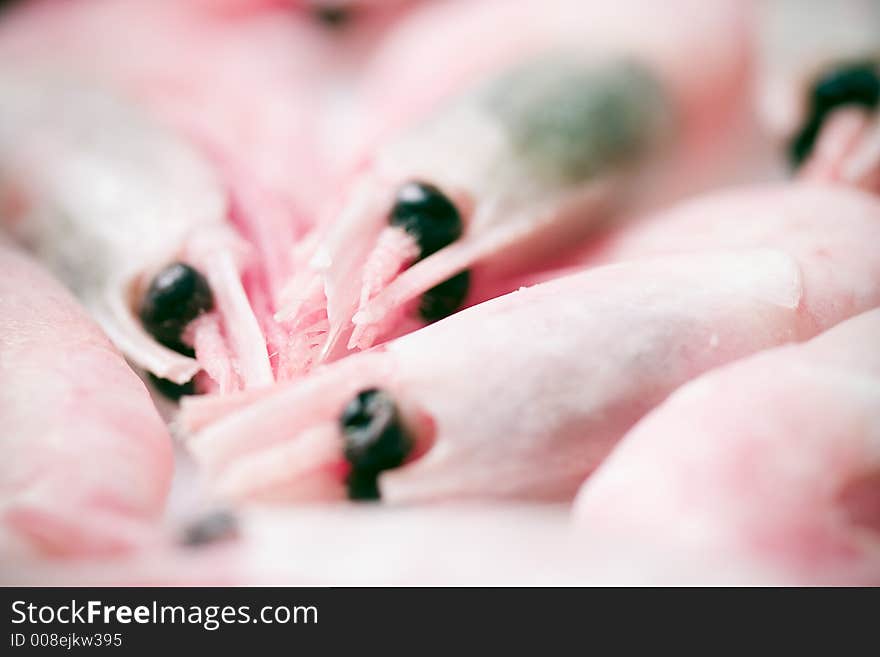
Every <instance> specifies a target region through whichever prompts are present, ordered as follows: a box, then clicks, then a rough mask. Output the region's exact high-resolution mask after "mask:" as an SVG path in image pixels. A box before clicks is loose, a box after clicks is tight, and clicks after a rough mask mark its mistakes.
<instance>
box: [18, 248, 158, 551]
mask: <svg viewBox="0 0 880 657" xmlns="http://www.w3.org/2000/svg"><path fill="white" fill-rule="evenodd" d="M0 269H2V271H3V275H2V276H0V376H2V378H3V381H4V385H3V386H2V388H0V426H2V429H0V442H2V445H3V453H4V458H3V461H2V466H0V535H2V539H0V543H2V551H3V556H4V560H7V559H11V558H12V556H13V555H15V554H33V553H34V552H37V553H39V554H41V555H44V556H45V555H53V556H58V555H63V556H87V555H95V554H106V553H109V552H118V551H120V550H124V549H127V548H130V547H132V546H133V545H135V544H137V543H138V542H139V540H140V539H141V537H142V536H144V535H147V534H149V532H150V530H149V525H150V523H151V522H153V521H155V520H157V519H158V517H159V516H160V515H161V513H162V509H163V505H164V502H165V498H166V496H167V494H168V491H169V488H170V482H171V471H172V468H173V463H172V452H171V440H170V438H169V436H168V432H167V430H166V428H165V426H164V424H163V423H162V420H161V419H160V418H159V415H158V413H157V412H156V410H155V408H154V406H153V404H152V402H151V401H150V397H149V395H148V393H147V391H146V389H145V388H144V385H143V384H142V383H141V382H140V381H139V380H138V378H137V376H135V374H134V373H133V372H132V371H131V370H130V369H129V368H128V366H127V365H126V363H125V361H124V360H123V358H122V356H121V355H120V354H119V353H118V352H117V351H116V350H114V348H113V347H112V346H111V344H110V343H109V342H108V340H107V338H106V337H105V336H104V335H103V334H102V333H101V331H100V329H99V328H98V327H97V326H96V325H95V324H94V323H93V322H92V321H91V320H90V319H89V318H88V317H87V316H86V313H85V311H84V310H82V309H81V308H80V307H79V305H78V304H77V303H76V301H75V300H74V299H73V298H72V297H71V296H70V294H69V293H68V292H67V291H66V290H65V289H64V288H63V287H62V286H61V285H60V284H59V283H57V282H56V281H54V280H53V279H52V278H51V277H50V276H49V275H48V274H47V273H46V272H44V271H43V270H41V269H40V268H39V267H38V266H37V265H36V264H34V263H32V262H30V261H29V260H28V259H27V258H26V257H25V256H24V255H21V254H19V253H16V252H15V251H13V250H12V249H11V248H10V247H9V246H7V245H3V244H0Z"/></svg>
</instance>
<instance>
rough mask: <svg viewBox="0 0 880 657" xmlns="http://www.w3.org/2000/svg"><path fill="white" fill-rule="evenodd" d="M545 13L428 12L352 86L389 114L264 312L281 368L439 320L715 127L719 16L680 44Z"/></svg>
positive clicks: (724, 42) (485, 4)
mask: <svg viewBox="0 0 880 657" xmlns="http://www.w3.org/2000/svg"><path fill="white" fill-rule="evenodd" d="M551 5H552V7H548V6H547V3H546V2H521V3H509V2H504V3H501V2H496V1H494V0H488V1H480V2H450V3H439V4H437V5H430V4H429V5H427V6H426V7H425V8H424V9H422V10H420V9H413V10H412V12H411V13H410V14H409V15H408V17H407V18H405V19H404V20H403V21H402V23H401V24H400V25H399V26H398V27H397V28H395V29H394V30H392V32H391V34H390V36H389V43H388V44H387V45H386V46H385V47H384V48H382V49H381V50H380V51H379V53H378V54H377V55H376V57H375V62H374V63H373V64H372V65H371V66H370V67H368V70H367V72H366V73H365V82H364V84H363V87H364V89H365V90H372V92H369V91H365V94H368V95H370V96H377V95H383V94H384V95H387V96H388V99H387V100H386V101H385V104H383V105H381V109H380V110H377V111H376V112H374V113H375V114H378V115H380V116H381V115H385V114H390V115H391V116H392V118H386V119H385V120H384V121H378V122H376V126H374V128H373V129H369V128H365V129H364V132H365V133H366V134H369V133H371V132H376V133H377V134H381V133H384V134H381V136H382V138H381V139H379V140H378V141H379V145H378V146H376V147H375V148H373V149H370V150H369V152H368V153H367V154H366V155H365V157H364V158H363V164H362V165H361V166H360V168H359V169H358V171H357V173H356V174H355V176H354V177H353V180H352V181H351V184H350V185H349V186H348V188H347V192H346V193H345V194H344V199H343V202H342V204H341V207H340V208H339V209H338V210H337V211H336V212H332V213H329V214H328V217H329V219H324V220H323V221H322V222H320V223H319V225H318V227H317V228H316V230H315V231H313V233H312V234H311V235H310V236H309V238H307V240H306V241H305V243H304V244H303V245H302V247H301V248H300V250H299V251H298V254H297V260H298V262H300V263H301V264H300V267H298V268H297V273H296V274H295V275H294V276H293V278H292V279H291V281H290V283H289V285H288V286H287V287H286V289H285V291H284V293H283V296H282V302H283V305H282V307H281V308H280V310H279V311H278V312H277V313H276V319H277V320H278V321H279V322H281V323H282V325H284V326H285V327H288V328H289V329H290V330H291V331H292V333H293V335H294V338H293V339H292V341H291V343H290V348H289V351H292V352H296V353H294V355H293V356H291V361H292V362H293V363H298V364H299V365H296V367H299V368H300V369H303V368H306V367H308V366H309V365H310V364H314V363H319V362H323V361H326V360H332V359H335V358H337V357H339V356H341V355H344V353H345V352H346V351H347V350H348V349H365V348H367V347H369V346H370V345H372V344H374V343H375V342H376V341H377V340H380V339H383V337H388V336H389V335H393V334H395V331H396V332H397V333H402V332H406V331H408V330H410V329H412V328H415V327H417V326H419V325H422V324H424V323H425V322H430V321H435V320H437V319H439V318H442V317H445V316H447V315H449V314H451V313H452V312H454V311H456V310H458V309H459V308H460V307H462V306H463V305H465V303H466V302H467V301H468V300H469V301H470V302H473V301H475V300H479V299H480V296H479V294H478V293H477V292H476V291H475V292H473V294H472V293H471V291H472V290H478V289H479V288H481V287H485V286H487V285H491V281H492V279H493V277H494V276H496V275H497V272H500V271H508V270H511V269H513V270H516V269H522V268H526V267H533V266H534V263H535V262H536V261H538V260H540V259H542V258H545V257H546V256H547V254H548V253H554V252H557V251H559V250H560V249H562V248H563V247H564V246H567V245H570V244H571V243H572V242H573V241H576V240H578V239H580V238H582V237H583V236H584V234H585V233H586V232H588V231H589V229H590V227H591V225H593V224H596V223H597V222H599V221H600V220H602V219H603V218H607V216H608V215H609V213H610V210H611V208H612V206H614V205H615V202H618V204H619V202H622V201H623V200H624V197H626V200H628V201H631V202H633V203H635V201H634V200H633V199H637V198H640V197H641V198H643V199H647V198H651V194H650V191H649V190H650V189H654V196H653V198H655V199H656V196H657V188H654V187H653V186H652V184H651V176H650V175H647V174H646V173H644V172H645V170H646V168H647V169H650V167H647V164H648V163H649V162H651V161H652V160H653V159H654V157H657V159H659V156H658V153H663V154H664V159H663V165H662V167H660V168H659V171H661V172H662V173H663V174H664V175H663V176H662V177H663V179H664V181H665V182H666V183H669V184H662V185H661V184H659V183H658V180H659V174H658V176H654V178H653V181H654V184H655V185H656V186H657V187H662V188H663V190H664V192H665V193H666V194H669V190H670V189H672V188H673V184H672V183H670V181H671V180H672V179H673V178H675V179H676V180H678V183H679V185H680V184H681V179H682V178H684V177H685V176H681V175H678V174H681V173H682V168H679V165H681V162H680V161H678V164H676V162H677V160H676V157H675V156H674V154H675V153H676V150H675V149H673V148H672V147H671V145H672V144H674V143H677V144H679V146H680V150H681V152H682V153H684V152H690V151H691V150H699V146H702V147H705V146H706V142H708V141H710V140H709V139H708V137H707V131H706V127H707V125H708V124H709V123H712V122H714V123H715V125H714V128H715V129H717V130H722V128H721V127H720V126H724V125H727V124H726V123H725V120H724V117H725V116H728V115H729V113H730V111H731V108H732V107H735V106H736V105H737V97H738V95H740V92H741V82H742V81H743V78H744V76H743V71H744V69H745V66H746V59H747V58H746V55H745V51H746V36H745V29H744V26H743V24H742V23H743V21H742V20H741V17H740V16H738V11H737V9H736V7H735V6H734V3H715V4H712V5H711V7H710V6H708V5H706V4H705V3H701V4H699V5H695V6H694V7H691V8H693V9H695V12H694V16H695V18H696V19H697V20H699V21H700V23H701V25H702V26H703V28H705V29H700V30H695V29H692V28H691V27H688V29H687V31H686V33H684V32H679V31H678V29H677V28H676V25H681V24H680V22H679V21H677V20H676V21H669V20H662V17H661V16H653V15H652V16H651V17H650V19H649V18H646V19H645V20H644V21H634V20H633V13H632V12H630V11H629V10H628V9H631V8H628V7H626V6H619V5H620V3H615V5H614V6H613V7H612V8H606V9H602V8H600V7H598V6H596V5H595V4H593V3H587V6H584V3H580V2H578V3H574V2H561V1H559V0H556V1H554V2H552V3H551ZM624 5H626V3H624ZM683 6H684V5H683ZM689 6H690V5H689ZM639 7H640V11H647V12H650V11H652V10H650V9H647V8H645V7H644V3H642V4H641V5H639ZM664 12H669V16H671V15H674V14H675V13H676V12H675V11H673V10H672V9H670V8H668V7H664ZM634 25H638V28H639V29H638V30H636V29H635V27H634ZM462 29H465V30H467V39H466V40H467V41H468V42H469V43H471V44H473V52H470V51H469V52H468V56H465V55H464V54H459V56H458V57H457V58H456V59H455V61H449V58H448V57H446V56H445V55H443V62H442V64H441V62H438V61H437V58H438V57H439V56H440V53H441V52H445V51H439V50H438V49H437V48H434V47H432V46H431V44H436V41H435V39H442V38H444V36H449V35H451V34H453V33H454V34H455V39H451V38H450V40H449V41H448V42H452V41H455V42H459V41H462V40H463V39H464V37H462V35H461V34H459V32H460V30H462ZM429 35H430V36H429ZM493 35H494V38H492V36H493ZM704 39H705V41H704ZM419 40H422V41H423V42H424V43H419ZM707 43H711V46H710V47H709V48H707ZM584 44H588V45H584ZM707 50H708V51H711V52H712V53H713V55H712V57H708V58H702V59H701V61H702V63H703V64H704V66H702V67H694V66H693V65H692V64H693V59H694V58H695V57H696V56H697V55H696V54H697V53H703V54H704V53H705V52H706V51H707ZM471 55H473V56H472V57H471ZM428 71H432V73H431V75H427V72H428ZM433 71H436V73H437V75H436V76H434V73H433ZM426 87H430V90H429V91H427V92H426ZM386 91H387V94H386V93H385V92H386ZM367 104H368V107H369V100H368V103H367ZM394 107H399V108H404V109H406V112H405V114H407V116H406V117H405V118H404V117H401V116H399V115H400V113H401V112H400V111H396V112H395V111H394V110H391V111H389V112H386V111H384V110H385V108H394ZM413 108H415V109H413ZM367 113H368V114H370V112H369V111H368V112H367ZM413 115H415V117H414V116H413ZM416 118H417V119H418V120H416ZM378 125H383V126H385V128H379V127H377V126H378ZM390 125H393V127H394V128H395V129H394V130H393V133H394V134H388V133H389V132H392V130H391V129H390V127H389V126H390ZM673 135H675V138H674V137H673ZM465 154H466V155H465ZM681 166H682V167H683V165H681ZM673 171H674V172H675V175H673ZM655 172H656V171H655ZM624 190H625V192H624ZM644 202H645V203H647V202H648V201H647V200H645V201H644ZM415 299H419V302H418V303H419V314H420V318H418V319H414V318H412V314H411V313H410V310H411V309H410V308H408V307H407V305H408V304H409V302H411V301H413V300H415Z"/></svg>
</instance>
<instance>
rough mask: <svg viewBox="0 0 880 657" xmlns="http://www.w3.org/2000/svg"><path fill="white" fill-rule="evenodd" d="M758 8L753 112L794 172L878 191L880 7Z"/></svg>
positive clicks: (854, 1)
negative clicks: (758, 65) (781, 144)
mask: <svg viewBox="0 0 880 657" xmlns="http://www.w3.org/2000/svg"><path fill="white" fill-rule="evenodd" d="M808 4H809V10H808V11H805V7H804V3H803V2H793V1H791V0H780V1H778V2H774V3H766V4H765V5H764V6H763V13H764V16H765V20H764V21H763V24H764V25H765V30H764V32H765V34H764V39H763V40H762V43H763V46H764V50H765V56H764V57H763V60H764V61H765V62H766V64H765V66H764V70H763V71H762V75H761V80H760V85H759V87H760V90H761V92H762V93H761V94H760V96H759V100H760V103H761V105H760V110H761V115H762V117H763V120H764V122H765V124H766V125H767V127H768V128H769V130H770V131H771V132H772V133H774V134H776V135H777V136H778V137H781V138H783V139H785V140H787V142H788V151H789V158H790V160H791V162H792V164H793V165H794V166H795V167H796V168H798V169H799V171H798V175H800V176H801V177H804V178H808V179H814V180H829V181H836V182H841V183H845V184H851V185H856V186H860V187H864V188H866V189H869V190H874V191H878V190H880V113H878V111H877V110H878V106H880V54H878V47H880V8H878V5H877V3H876V2H872V1H870V0H843V1H842V2H836V3H823V2H810V3H808Z"/></svg>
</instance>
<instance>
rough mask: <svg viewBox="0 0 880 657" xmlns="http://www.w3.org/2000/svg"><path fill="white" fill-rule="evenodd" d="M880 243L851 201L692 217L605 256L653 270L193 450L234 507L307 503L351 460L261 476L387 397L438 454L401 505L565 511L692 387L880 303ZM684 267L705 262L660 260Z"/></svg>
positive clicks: (567, 292)
mask: <svg viewBox="0 0 880 657" xmlns="http://www.w3.org/2000/svg"><path fill="white" fill-rule="evenodd" d="M877 243H880V206H878V204H877V202H876V201H875V200H874V199H873V198H871V197H869V196H867V195H863V194H861V193H859V192H855V191H849V190H846V189H835V188H831V187H822V186H808V185H792V186H779V187H769V188H764V189H761V188H758V189H753V190H744V191H740V192H738V193H729V194H727V195H720V196H719V197H717V198H716V197H709V198H708V199H705V200H699V201H695V202H692V203H688V204H685V205H683V206H682V207H681V208H678V209H676V210H673V211H670V212H668V213H666V214H665V215H661V216H660V217H658V218H656V219H654V220H646V221H644V223H643V224H641V225H636V226H633V227H631V228H629V229H628V230H624V231H622V232H621V234H620V235H619V236H616V237H615V238H611V239H609V240H607V241H606V242H605V243H603V245H602V249H600V250H599V251H598V255H597V254H594V256H593V262H596V261H600V262H601V261H603V260H604V261H605V262H607V261H609V260H632V259H637V260H639V261H638V262H633V263H631V264H622V265H619V266H617V267H606V268H602V269H598V270H594V271H589V272H586V273H582V274H577V275H573V276H571V277H567V278H563V279H560V280H558V281H553V282H550V283H545V284H543V285H539V286H536V287H534V288H531V289H528V290H524V291H521V292H518V293H514V294H511V295H508V296H505V297H502V298H500V299H497V300H494V301H490V302H487V303H485V304H481V305H479V306H476V307H474V308H471V309H469V310H467V311H464V312H462V313H459V314H458V315H456V316H453V317H451V318H448V319H447V320H444V321H442V322H440V323H438V324H437V325H435V326H432V327H428V328H426V329H424V330H421V331H419V332H417V333H415V334H412V335H410V336H407V337H405V338H401V339H399V340H397V341H395V342H392V343H389V344H388V345H387V346H386V348H384V349H382V350H380V351H378V352H375V353H368V354H364V355H363V356H361V357H352V358H350V359H346V361H344V362H342V363H339V364H338V365H331V366H329V367H327V368H326V369H325V370H323V372H317V373H315V375H313V376H312V377H310V379H309V380H307V381H306V382H304V383H302V384H299V385H293V386H287V387H282V388H280V389H279V390H277V391H276V392H272V391H267V392H266V398H265V399H264V400H263V401H254V398H253V397H251V398H249V399H241V400H240V402H231V403H230V404H228V405H226V407H225V408H218V407H215V408H214V410H215V411H218V412H221V413H222V412H225V411H232V410H234V409H235V408H241V407H242V406H243V405H245V404H247V403H248V402H250V405H249V406H246V407H245V408H244V410H241V411H240V412H238V413H235V412H233V413H232V415H231V416H229V417H228V418H227V419H224V420H220V421H218V422H216V423H215V424H209V423H208V422H207V420H206V418H205V416H204V415H202V416H201V419H200V420H199V421H198V422H197V424H198V425H199V426H203V427H206V428H205V429H204V430H202V431H201V432H200V433H198V434H197V435H196V436H195V437H194V438H193V439H192V442H191V447H192V449H193V450H194V452H195V453H196V454H197V455H198V456H199V457H200V459H201V460H202V462H203V463H205V464H206V465H207V466H208V468H209V470H210V471H211V473H212V475H213V476H214V478H215V482H216V483H217V485H218V487H219V488H220V489H223V490H224V492H225V493H226V494H228V495H230V496H232V497H247V496H249V495H251V494H253V495H254V496H258V497H262V496H263V495H265V494H267V493H268V492H269V491H271V495H272V497H273V498H277V497H278V496H279V495H281V494H282V493H283V492H284V491H287V492H288V493H289V496H290V497H297V496H298V495H300V494H301V492H300V491H301V488H302V486H303V485H304V484H303V480H304V479H307V478H309V479H310V480H311V481H314V480H316V479H317V480H323V479H325V478H327V477H331V476H333V474H334V472H335V473H336V476H337V477H338V476H340V474H342V473H344V463H340V461H341V456H340V457H339V458H338V459H337V460H336V464H337V469H336V470H334V468H333V467H330V466H331V465H332V463H327V462H325V461H323V460H322V459H324V456H323V455H324V454H325V453H326V452H325V448H324V447H320V448H319V447H317V446H316V447H314V448H311V449H310V450H306V451H312V450H314V453H319V454H320V455H321V456H320V458H319V459H318V461H317V463H315V462H313V461H312V460H311V459H310V458H308V457H306V456H302V457H301V458H303V463H304V464H306V465H304V466H303V468H302V469H301V470H300V469H296V468H291V469H289V470H288V471H287V472H286V473H284V476H279V477H278V479H277V480H273V479H271V478H268V477H264V478H258V477H256V476H255V475H254V474H252V473H254V472H255V471H256V466H255V465H254V463H259V462H265V461H266V460H268V459H269V458H270V457H269V456H268V454H270V453H271V450H278V454H279V455H282V454H285V455H286V454H289V453H290V452H291V450H293V449H296V450H299V449H305V448H300V447H296V443H297V442H298V441H299V440H300V436H301V435H306V434H308V435H310V436H314V431H316V430H318V429H319V428H320V430H321V431H322V432H324V433H325V440H327V441H331V440H341V438H339V437H338V433H335V434H334V431H333V428H334V423H335V421H336V417H337V415H338V413H339V412H340V410H341V408H342V407H343V405H344V404H345V403H346V401H347V400H348V399H350V398H351V396H352V395H353V394H354V393H355V392H357V391H358V390H360V389H364V388H367V387H372V386H376V385H378V386H381V387H384V388H387V389H389V390H390V391H391V392H392V394H393V395H395V397H396V399H397V400H398V402H399V404H400V406H401V408H402V412H404V413H405V415H407V414H408V415H409V417H412V418H418V417H421V416H425V417H426V418H427V420H425V421H424V422H423V424H424V425H425V426H427V427H428V428H426V429H424V430H420V431H421V432H422V433H421V435H420V436H419V440H420V441H422V443H423V449H427V448H428V447H430V451H428V452H427V454H426V455H425V456H423V457H421V458H420V459H417V460H416V461H415V462H413V463H412V464H411V465H409V466H407V467H404V468H402V469H399V470H396V471H391V472H388V473H386V474H385V475H383V477H382V480H381V481H382V491H383V497H384V498H385V499H387V500H390V501H413V500H437V499H446V498H449V497H525V498H529V499H533V498H534V499H565V498H566V497H567V496H569V495H570V494H571V492H572V491H573V489H574V488H573V487H575V486H576V485H577V484H578V482H579V481H580V480H581V479H582V478H583V477H584V476H586V474H588V473H589V471H590V470H591V469H592V468H593V467H595V465H596V464H597V463H598V462H599V461H600V460H601V458H602V457H603V456H604V455H605V454H606V453H607V451H608V449H610V447H611V446H612V445H613V444H614V442H615V441H616V440H617V439H618V438H619V437H620V436H621V435H622V434H623V432H624V431H626V430H627V429H628V428H629V426H631V425H632V423H634V422H635V421H636V420H638V419H639V417H641V415H642V414H644V413H645V412H646V411H648V410H649V409H650V408H651V407H652V406H653V405H655V404H656V403H658V402H660V401H662V399H663V398H664V397H665V396H666V395H667V394H668V393H669V392H671V391H672V390H674V389H675V388H676V387H677V386H679V385H681V384H682V383H684V382H685V381H687V380H689V379H690V378H693V377H694V376H696V375H698V374H699V373H701V372H704V371H706V370H708V369H711V368H713V367H717V366H718V365H721V364H723V363H726V362H729V361H731V360H734V359H736V358H740V357H742V356H745V355H748V354H750V353H752V352H755V351H758V350H761V349H764V348H767V347H770V346H773V345H777V344H782V343H784V342H788V341H797V340H802V339H806V338H809V337H811V336H813V335H815V334H817V333H818V332H821V331H823V330H825V329H827V328H829V327H831V326H833V325H834V324H836V323H838V322H840V321H842V320H843V319H846V318H848V317H851V316H852V315H854V314H857V313H859V312H863V311H865V310H867V309H869V308H871V307H874V306H876V305H878V304H880V286H878V283H877V282H878V281H880V259H878V256H877V253H876V249H875V248H874V246H873V245H875V244H877ZM719 249H723V250H719ZM670 252H678V253H681V252H690V253H684V254H682V255H681V256H676V257H672V258H659V259H653V258H651V257H650V256H652V255H658V254H663V253H670ZM474 363H482V364H483V366H482V367H481V369H480V370H479V372H480V374H479V376H474V375H473V366H474ZM562 372H564V373H565V374H561V373H562ZM511 381H515V382H516V385H515V386H512V385H511ZM203 408H204V407H203ZM185 416H186V413H184V417H185ZM419 421H420V422H421V420H419ZM184 423H185V424H186V420H184ZM585 434H587V435H589V436H590V439H589V440H587V441H585V440H584V439H583V436H584V435H585ZM334 435H336V436H337V437H336V438H335V439H334V438H333V436H334ZM310 440H311V439H310ZM317 444H320V441H319V442H318V443H316V445H317ZM431 445H433V446H431ZM536 464H541V465H540V467H537V466H536ZM249 473H250V474H249ZM310 490H313V489H310Z"/></svg>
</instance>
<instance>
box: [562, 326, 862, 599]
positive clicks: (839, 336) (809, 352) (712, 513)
mask: <svg viewBox="0 0 880 657" xmlns="http://www.w3.org/2000/svg"><path fill="white" fill-rule="evenodd" d="M878 337H880V311H878V310H874V311H871V312H869V313H866V314H864V315H861V316H859V317H857V318H855V319H851V320H849V321H847V322H845V323H843V324H841V325H840V326H837V327H835V328H833V329H831V330H830V331H828V332H827V333H825V334H823V335H820V336H819V337H817V338H814V339H813V340H811V341H810V342H808V343H806V344H804V345H797V346H787V347H782V348H779V349H775V350H772V351H769V352H767V353H763V354H759V355H756V356H753V357H751V358H749V359H746V360H744V361H741V362H739V363H735V364H733V365H730V366H728V367H725V368H723V369H720V370H718V371H716V372H712V373H710V374H707V375H706V376H704V377H701V378H699V379H697V380H696V381H693V382H692V383H689V384H688V385H686V386H685V387H683V388H682V389H681V390H679V391H677V392H676V393H675V394H674V395H673V396H672V397H670V398H669V400H667V401H666V402H665V403H664V404H663V405H662V406H661V407H660V408H658V409H657V410H656V411H654V412H653V413H652V414H651V415H649V416H648V417H646V418H645V419H644V420H643V421H642V422H641V423H640V424H638V425H637V426H636V427H635V428H634V429H633V430H632V431H631V432H630V433H629V434H628V435H627V436H626V437H625V438H624V439H623V441H622V442H621V444H620V445H619V446H618V447H617V449H616V450H615V451H614V452H613V454H612V455H611V457H610V458H609V459H608V460H607V461H606V462H605V463H604V464H603V465H602V466H601V468H600V469H599V471H598V472H596V474H595V475H594V476H593V477H592V478H591V479H590V480H589V481H588V482H587V483H586V485H585V486H584V488H583V490H582V491H581V493H580V495H579V497H578V501H577V505H576V510H575V513H576V514H577V516H578V518H579V521H580V522H582V523H583V526H584V527H585V528H587V529H588V530H589V531H590V532H592V533H595V534H605V535H608V536H611V535H613V536H615V537H617V538H618V539H620V537H621V536H626V537H628V540H632V538H633V537H635V536H640V537H641V536H650V537H651V540H652V541H653V542H656V543H658V544H664V545H667V546H671V547H672V548H673V549H675V550H681V551H687V552H688V553H701V554H704V555H711V556H713V557H715V558H716V559H717V560H718V561H719V562H721V561H723V563H724V564H726V565H727V566H728V567H730V568H731V569H734V570H740V571H743V572H749V571H752V572H755V571H756V570H758V569H760V568H763V570H764V571H765V572H768V573H773V574H774V575H775V578H774V579H773V580H770V581H771V582H775V583H787V584H800V585H804V584H824V585H828V584H837V585H840V584H845V585H854V584H855V585H873V586H876V585H878V584H880V550H878V546H880V544H878V536H880V535H878V533H877V532H878V531H880V513H878V511H880V506H878V501H880V495H878V491H880V488H878V487H880V348H878V345H880V342H878ZM751 583H767V582H766V581H761V580H758V581H757V582H756V581H755V580H752V581H751Z"/></svg>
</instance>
